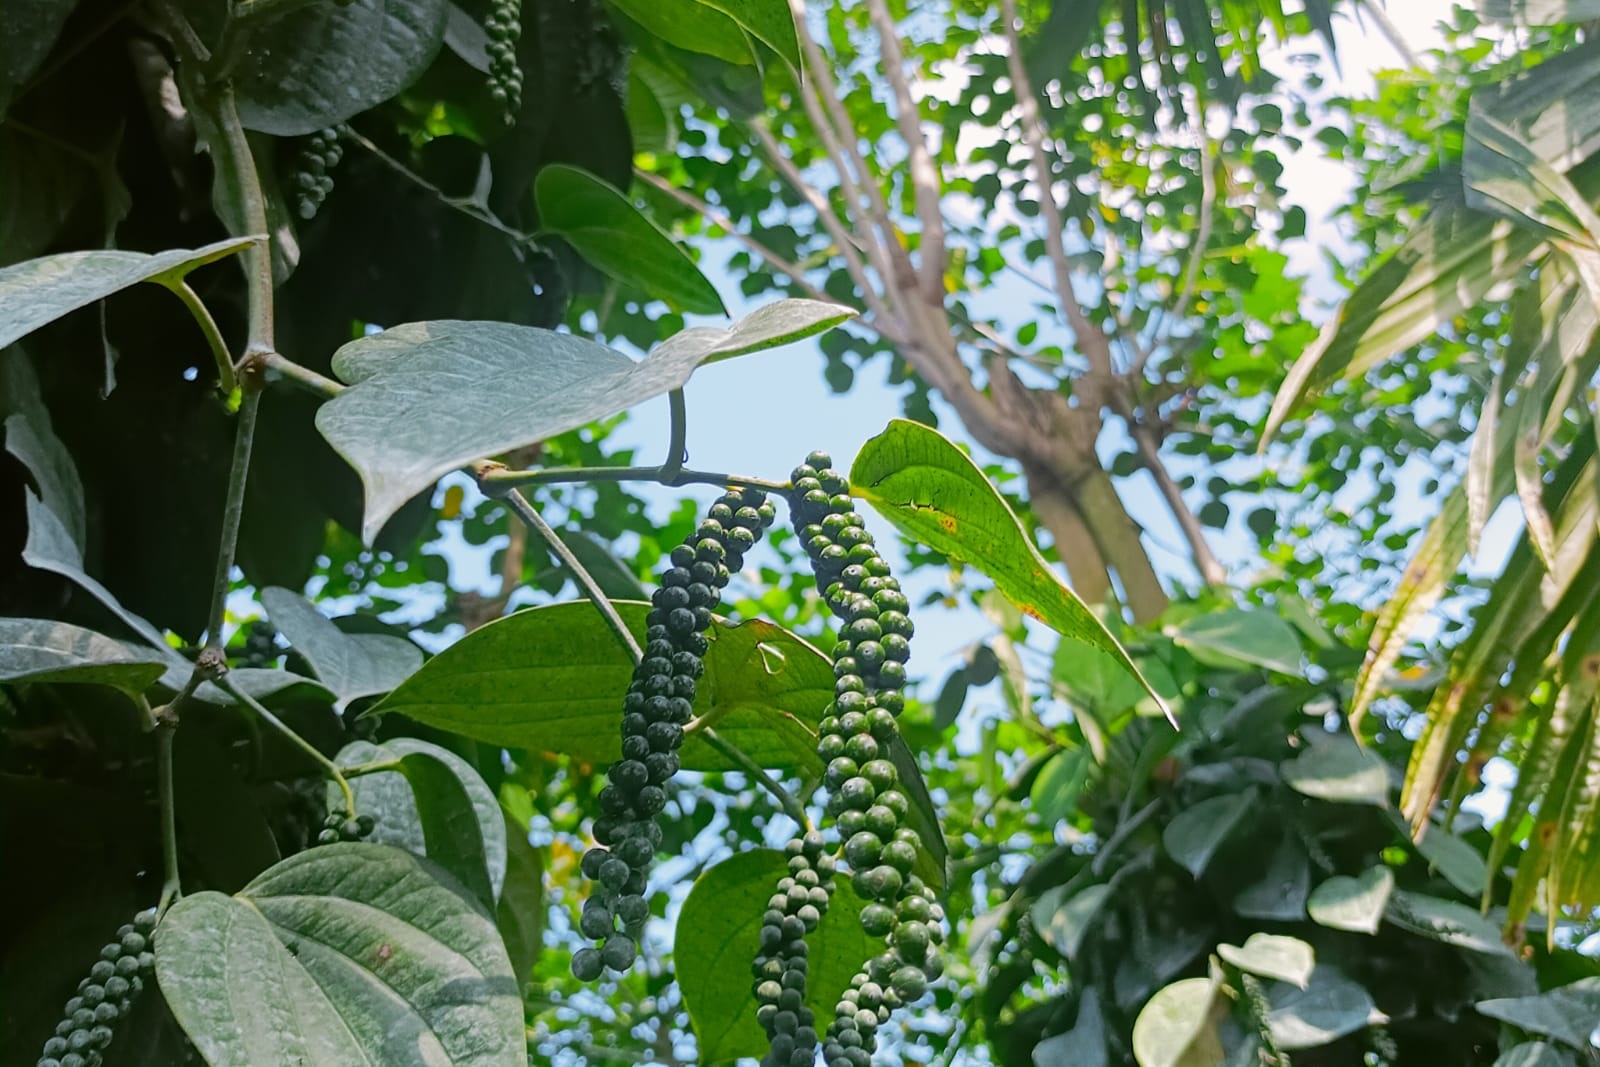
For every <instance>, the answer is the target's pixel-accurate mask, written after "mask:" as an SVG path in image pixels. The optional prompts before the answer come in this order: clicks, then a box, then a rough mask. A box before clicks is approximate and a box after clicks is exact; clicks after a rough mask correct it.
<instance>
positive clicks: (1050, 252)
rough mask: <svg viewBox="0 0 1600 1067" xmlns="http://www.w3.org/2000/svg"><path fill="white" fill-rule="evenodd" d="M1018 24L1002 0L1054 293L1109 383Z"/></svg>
mask: <svg viewBox="0 0 1600 1067" xmlns="http://www.w3.org/2000/svg"><path fill="white" fill-rule="evenodd" d="M878 2H881V0H878ZM1017 22H1018V18H1017V0H1000V23H1001V25H1002V27H1003V28H1004V30H1005V35H1006V63H1007V66H1008V68H1009V70H1010V73H1011V88H1012V91H1013V92H1014V93H1015V94H1016V97H1017V107H1018V109H1019V110H1020V111H1021V126H1022V137H1023V140H1024V141H1025V142H1026V143H1027V146H1028V151H1029V153H1030V155H1031V157H1032V160H1033V170H1034V181H1035V182H1036V183H1037V184H1038V186H1039V211H1040V214H1041V215H1043V216H1044V246H1045V253H1046V255H1047V256H1048V258H1049V260H1050V267H1051V271H1052V273H1053V275H1054V279H1055V289H1056V297H1057V299H1059V300H1060V301H1061V310H1062V313H1063V314H1065V315H1066V317H1067V323H1068V325H1070V326H1071V327H1072V332H1073V334H1075V335H1076V336H1077V339H1078V347H1079V348H1081V349H1082V350H1083V354H1084V356H1085V357H1086V358H1087V359H1088V360H1089V367H1090V371H1091V376H1094V375H1098V376H1099V378H1100V380H1101V381H1102V382H1107V381H1108V380H1109V379H1110V378H1111V377H1112V376H1113V374H1114V370H1113V368H1112V365H1111V344H1110V342H1109V340H1108V339H1107V337H1106V335H1105V333H1104V331H1102V330H1100V329H1099V328H1098V327H1097V326H1095V325H1094V323H1092V322H1090V321H1089V316H1088V315H1086V314H1085V313H1084V310H1083V305H1082V304H1081V303H1079V301H1078V294H1077V293H1076V292H1074V291H1073V288H1072V264H1071V263H1070V262H1068V260H1067V250H1066V247H1065V246H1064V245H1063V244H1062V242H1061V234H1062V231H1063V230H1064V229H1065V223H1064V222H1063V221H1062V217H1061V208H1060V206H1059V205H1057V204H1056V195H1055V189H1054V184H1055V183H1054V182H1052V181H1051V176H1050V156H1049V153H1048V152H1047V151H1046V150H1045V128H1044V120H1043V118H1042V117H1041V116H1040V114H1039V102H1038V100H1037V99H1035V97H1034V94H1033V82H1032V81H1031V80H1030V79H1029V77H1028V70H1027V68H1026V67H1025V66H1024V65H1023V62H1022V40H1021V38H1020V37H1019V36H1018V33H1017ZM1095 399H1096V400H1098V399H1099V398H1098V397H1096V398H1095Z"/></svg>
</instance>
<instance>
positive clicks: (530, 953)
mask: <svg viewBox="0 0 1600 1067" xmlns="http://www.w3.org/2000/svg"><path fill="white" fill-rule="evenodd" d="M507 822H508V823H509V825H508V826H507V827H506V881H505V885H504V886H502V887H501V890H500V904H499V907H498V908H497V909H496V910H495V925H496V926H498V927H499V930H500V939H501V940H502V941H504V942H505V946H506V955H508V956H509V957H510V958H511V969H512V970H513V971H515V972H516V975H517V985H518V986H522V985H525V984H526V983H527V981H528V976H529V975H530V974H532V973H533V968H534V965H535V964H536V963H538V961H539V953H540V952H542V951H543V950H544V922H545V908H546V907H547V905H546V902H545V895H544V856H543V853H541V852H540V851H539V850H538V849H536V848H534V847H533V846H532V845H531V844H529V843H528V832H527V831H526V830H525V829H523V828H522V827H520V826H518V825H516V824H515V823H514V822H511V820H509V819H508V820H507Z"/></svg>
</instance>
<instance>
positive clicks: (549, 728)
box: [374, 601, 833, 771]
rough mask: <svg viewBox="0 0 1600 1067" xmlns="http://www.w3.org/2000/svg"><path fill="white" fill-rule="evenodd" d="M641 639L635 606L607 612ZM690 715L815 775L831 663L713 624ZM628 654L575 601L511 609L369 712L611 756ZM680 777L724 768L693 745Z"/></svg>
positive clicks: (767, 631)
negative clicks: (816, 734)
mask: <svg viewBox="0 0 1600 1067" xmlns="http://www.w3.org/2000/svg"><path fill="white" fill-rule="evenodd" d="M616 607H617V610H618V611H619V612H620V613H621V615H622V617H623V620H624V621H626V622H627V623H628V625H629V627H630V628H631V629H632V630H633V631H634V633H635V634H638V635H640V636H641V637H642V636H643V634H644V628H645V627H644V617H645V615H646V614H647V613H648V611H649V605H647V604H633V603H619V604H617V605H616ZM708 636H709V637H710V638H711V649H710V651H709V652H708V653H707V655H706V660H705V663H706V673H705V676H704V677H702V678H701V679H700V683H699V685H698V686H697V693H696V696H695V712H696V714H698V715H700V716H702V717H704V718H705V719H706V721H707V722H708V723H709V724H710V725H713V726H715V727H716V728H717V732H718V733H719V734H721V735H722V736H723V737H725V738H727V740H728V741H730V742H731V743H733V744H734V745H737V746H738V747H739V748H741V749H743V750H744V751H745V752H747V753H749V755H750V756H751V757H752V758H753V759H755V760H756V762H757V763H760V764H761V765H763V766H766V767H806V768H810V769H814V770H817V771H820V770H821V766H820V764H818V763H817V759H816V755H815V751H814V750H815V744H816V741H815V737H814V731H815V729H816V724H817V722H818V721H820V720H821V718H822V715H823V712H824V710H825V709H826V708H827V706H828V705H829V704H830V703H831V702H832V700H833V664H832V661H831V660H829V659H828V657H826V656H824V655H823V654H822V653H821V652H818V651H817V650H816V649H815V648H813V647H811V646H810V645H809V644H807V643H806V642H804V641H802V640H801V639H800V638H798V637H796V636H794V635H793V634H790V633H788V632H787V631H785V630H783V629H781V628H780V627H778V626H775V625H773V624H772V623H770V622H765V621H762V620H760V619H752V620H750V621H748V622H745V623H742V624H740V625H733V624H730V623H728V622H725V621H720V620H719V621H718V622H717V623H715V624H714V625H713V626H712V628H711V630H710V631H709V632H708ZM632 677H633V667H632V664H631V663H630V662H629V659H628V655H627V653H626V652H624V651H623V650H622V647H621V646H620V645H619V644H618V643H617V640H616V637H615V635H613V634H612V633H611V631H610V629H609V628H608V627H607V626H606V623H605V620H603V619H602V618H601V617H600V615H599V613H598V612H596V611H595V610H594V607H593V606H592V605H590V604H589V603H587V602H586V601H572V602H568V603H562V604H551V605H548V606H545V607H540V608H534V609H532V610H529V611H519V612H517V613H516V614H514V615H508V616H506V617H505V618H503V619H497V620H496V621H494V622H492V623H489V624H488V625H487V626H483V627H480V628H479V629H477V630H474V631H472V632H471V633H470V634H468V635H467V636H466V637H464V638H462V639H461V640H460V641H458V642H456V643H455V644H453V645H451V646H450V647H449V648H447V649H445V650H444V651H443V652H441V653H440V654H439V655H437V656H435V657H434V658H433V659H431V660H429V661H428V664H427V665H426V666H425V667H423V668H422V670H420V671H418V672H417V673H416V674H415V675H413V676H412V677H411V678H410V679H409V680H408V681H407V682H406V683H405V684H404V685H402V686H401V687H400V688H399V689H397V690H395V691H394V692H393V693H391V694H390V695H389V697H388V699H386V700H384V701H383V703H382V704H380V705H379V706H378V707H377V708H375V709H374V712H375V713H389V712H395V713H399V714H402V715H405V716H407V717H408V718H412V719H415V720H417V721H418V722H423V723H427V724H428V725H429V726H437V727H439V728H440V729H444V730H450V731H452V732H454V733H458V734H461V735H462V736H465V737H471V738H474V739H475V740H478V741H488V742H490V743H492V744H497V745H507V746H511V747H514V748H531V749H533V750H535V751H540V752H550V751H555V752H562V753H565V754H567V755H569V756H572V757H573V758H575V759H578V760H581V761H583V762H587V763H609V762H611V761H613V760H615V759H617V758H618V757H619V756H620V755H621V748H622V732H621V722H622V695H623V693H624V692H626V691H627V688H628V683H629V681H630V680H631V679H632ZM682 756H683V765H684V767H686V768H688V769H690V770H736V769H737V767H736V766H735V765H734V764H732V763H730V762H728V761H727V760H726V758H725V757H723V756H722V755H720V754H719V753H718V752H716V750H714V749H712V748H711V747H710V746H708V745H706V744H705V743H704V742H702V741H700V740H698V739H696V738H694V737H692V736H691V737H690V738H688V739H687V740H686V741H685V744H684V747H683V752H682Z"/></svg>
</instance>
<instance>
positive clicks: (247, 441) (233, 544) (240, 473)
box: [205, 380, 261, 655]
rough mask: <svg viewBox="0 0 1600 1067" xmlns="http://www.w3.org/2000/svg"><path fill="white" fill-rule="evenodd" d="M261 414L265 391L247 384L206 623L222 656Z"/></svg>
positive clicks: (208, 638) (236, 428)
mask: <svg viewBox="0 0 1600 1067" xmlns="http://www.w3.org/2000/svg"><path fill="white" fill-rule="evenodd" d="M260 411H261V389H260V388H259V386H251V385H250V384H249V383H248V380H247V383H246V386H245V390H244V397H243V399H242V400H241V402H240V404H239V418H238V421H237V424H236V425H235V426H234V430H233V463H232V464H231V465H230V466H229V468H228V495H227V498H226V499H225V500H224V501H223V505H222V536H221V538H220V540H219V543H218V545H217V569H216V571H215V573H214V574H213V576H212V580H211V614H210V616H209V618H208V619H207V621H206V644H205V647H206V648H207V649H211V650H214V651H215V652H216V653H217V654H218V655H221V653H222V624H223V620H224V618H225V617H226V613H227V606H228V589H229V588H230V587H231V586H232V584H233V559H234V555H235V553H236V552H237V550H238V546H239V522H240V520H241V518H242V517H243V515H244V487H245V482H246V480H247V479H248V478H249V474H250V449H251V447H252V445H253V444H254V442H255V436H256V416H257V415H258V414H259V413H260Z"/></svg>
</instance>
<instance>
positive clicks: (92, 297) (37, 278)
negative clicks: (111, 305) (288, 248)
mask: <svg viewBox="0 0 1600 1067" xmlns="http://www.w3.org/2000/svg"><path fill="white" fill-rule="evenodd" d="M258 240H260V238H256V237H230V238H228V239H227V240H225V241H217V242H215V243H214V244H209V245H206V246H205V247H204V248H197V249H194V250H193V251H190V250H189V249H187V248H176V249H173V250H172V251H170V252H161V253H159V254H157V255H153V256H152V255H146V254H145V253H143V252H123V251H120V250H117V249H102V250H100V251H96V252H63V253H61V254H60V255H55V256H45V257H43V258H42V259H30V260H28V261H27V262H25V263H18V264H16V265H14V266H10V267H5V268H3V269H0V311H3V312H4V313H3V314H0V348H5V347H6V346H7V345H10V344H12V343H14V342H16V341H19V340H21V339H22V338H24V337H26V336H28V334H30V333H32V332H33V331H34V330H37V329H38V328H39V327H41V326H44V325H47V324H49V323H51V322H54V321H55V320H56V319H59V318H60V317H61V316H63V315H65V314H67V313H68V312H72V311H76V310H77V309H79V308H81V307H88V306H89V305H90V304H92V303H94V302H95V301H96V300H102V299H104V298H105V297H108V296H110V295H111V294H112V293H115V292H118V291H120V290H123V289H126V288H128V287H129V286H130V285H137V284H138V283H140V282H151V281H153V282H161V283H163V284H165V283H166V281H167V280H169V279H179V278H182V277H183V276H184V275H185V274H187V273H188V272H189V271H191V270H193V269H195V268H196V267H199V266H203V265H205V264H207V263H212V262H215V261H216V260H219V259H222V258H224V257H226V256H231V255H233V254H234V253H235V252H240V251H243V250H244V249H246V248H249V247H250V246H251V245H252V244H255V243H256V242H257V241H258Z"/></svg>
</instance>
